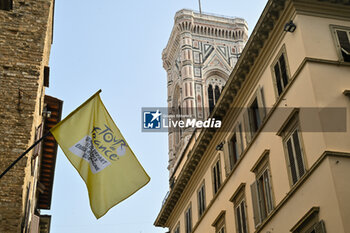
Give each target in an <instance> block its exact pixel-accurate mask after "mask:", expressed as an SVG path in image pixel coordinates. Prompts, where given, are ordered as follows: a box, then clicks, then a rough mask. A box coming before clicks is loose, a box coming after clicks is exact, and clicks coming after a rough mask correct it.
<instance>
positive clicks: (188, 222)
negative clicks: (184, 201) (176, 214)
mask: <svg viewBox="0 0 350 233" xmlns="http://www.w3.org/2000/svg"><path fill="white" fill-rule="evenodd" d="M192 228H193V216H192V202H190V204H189V205H188V207H187V208H186V211H185V233H191V232H192Z"/></svg>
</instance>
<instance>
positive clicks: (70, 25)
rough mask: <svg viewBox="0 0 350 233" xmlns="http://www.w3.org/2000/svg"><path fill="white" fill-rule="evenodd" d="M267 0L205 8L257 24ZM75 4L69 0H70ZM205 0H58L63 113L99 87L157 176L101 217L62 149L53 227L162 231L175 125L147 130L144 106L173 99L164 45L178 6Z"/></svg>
mask: <svg viewBox="0 0 350 233" xmlns="http://www.w3.org/2000/svg"><path fill="white" fill-rule="evenodd" d="M266 2H267V1H266V0H245V1H242V0H240V1H238V0H202V10H203V11H204V12H210V13H216V14H221V15H227V16H238V17H243V18H245V19H246V20H247V22H248V26H249V32H251V31H252V29H253V27H254V25H255V24H256V22H257V20H258V18H259V16H260V14H261V12H262V10H263V8H264V6H265V4H266ZM67 4H68V5H67ZM182 8H189V9H195V10H197V9H198V0H151V1H132V0H131V1H115V0H102V1H92V0H85V1H68V0H64V1H56V6H55V25H54V41H53V45H52V50H51V58H50V67H51V74H50V88H48V89H46V94H47V95H51V96H54V97H57V98H59V99H61V100H63V101H64V104H63V117H65V116H67V115H68V114H69V113H70V112H71V111H73V110H74V109H75V108H76V107H78V106H79V105H80V104H81V103H83V102H84V101H85V100H86V99H87V98H88V97H90V96H91V95H92V94H94V93H95V92H96V91H97V90H98V89H102V93H101V98H102V100H103V101H104V103H105V105H106V107H107V109H108V110H109V112H110V115H111V116H112V118H113V119H114V121H115V122H116V124H117V125H118V127H119V129H120V130H121V132H122V133H123V135H124V137H125V139H126V140H127V142H128V144H129V145H130V146H131V148H132V149H133V151H134V153H135V154H136V156H137V157H138V159H139V160H140V162H141V164H142V165H143V167H144V168H145V170H146V171H147V172H148V174H149V175H150V177H151V182H150V183H149V184H148V185H147V186H145V187H144V188H142V189H141V190H140V191H138V192H137V193H136V194H134V195H133V196H131V197H130V198H128V199H127V200H125V201H123V202H122V203H120V204H119V205H117V206H115V207H114V208H112V209H111V210H110V211H109V212H108V213H107V214H106V215H105V216H104V217H102V218H101V219H99V220H96V218H95V217H94V215H93V214H92V212H91V210H90V206H89V200H88V193H87V189H86V186H85V184H84V182H83V180H82V179H81V178H80V176H79V175H78V173H77V172H76V170H75V169H74V168H73V166H71V164H70V163H69V162H68V159H67V158H66V157H65V156H64V154H63V153H62V151H61V150H59V152H58V155H57V163H56V174H55V181H54V191H53V199H52V206H51V210H50V211H45V212H44V214H45V213H48V214H51V215H52V224H51V232H52V233H80V232H84V233H92V232H94V233H96V232H98V233H112V232H113V233H114V232H115V233H141V232H142V233H153V232H155V233H157V232H166V231H167V230H166V229H163V228H156V227H154V226H153V222H154V220H155V219H156V217H157V214H158V212H159V210H160V207H161V203H162V200H163V198H164V196H165V194H166V192H167V191H168V170H167V163H168V150H167V147H168V143H167V133H142V132H141V107H155V106H159V107H166V106H167V103H166V98H167V97H166V96H167V95H166V72H165V71H164V70H163V67H162V60H161V53H162V50H163V48H165V46H166V43H167V41H168V39H169V36H170V32H171V29H172V26H173V19H174V15H175V13H176V11H178V10H180V9H182Z"/></svg>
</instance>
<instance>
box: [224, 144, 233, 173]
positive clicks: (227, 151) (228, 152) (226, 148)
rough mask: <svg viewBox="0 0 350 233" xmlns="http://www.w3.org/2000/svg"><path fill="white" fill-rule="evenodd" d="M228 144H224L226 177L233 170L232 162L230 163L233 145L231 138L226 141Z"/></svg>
mask: <svg viewBox="0 0 350 233" xmlns="http://www.w3.org/2000/svg"><path fill="white" fill-rule="evenodd" d="M225 144H226V146H224V163H225V174H226V177H228V175H229V174H230V172H231V164H230V155H231V150H232V148H231V147H232V145H231V140H229V141H228V142H226V143H225Z"/></svg>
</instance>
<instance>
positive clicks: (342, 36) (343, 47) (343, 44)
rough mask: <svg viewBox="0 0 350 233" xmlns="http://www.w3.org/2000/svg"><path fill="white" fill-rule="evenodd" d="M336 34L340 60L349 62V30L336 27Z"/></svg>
mask: <svg viewBox="0 0 350 233" xmlns="http://www.w3.org/2000/svg"><path fill="white" fill-rule="evenodd" d="M336 36H337V40H338V41H337V42H338V46H339V50H340V53H341V56H342V60H343V61H345V62H350V31H349V30H340V29H337V30H336Z"/></svg>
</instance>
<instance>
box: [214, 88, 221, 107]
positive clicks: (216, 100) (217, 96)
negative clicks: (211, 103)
mask: <svg viewBox="0 0 350 233" xmlns="http://www.w3.org/2000/svg"><path fill="white" fill-rule="evenodd" d="M219 97H220V88H219V86H215V104H216V103H217V102H218V100H219Z"/></svg>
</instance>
